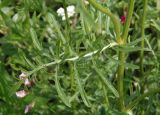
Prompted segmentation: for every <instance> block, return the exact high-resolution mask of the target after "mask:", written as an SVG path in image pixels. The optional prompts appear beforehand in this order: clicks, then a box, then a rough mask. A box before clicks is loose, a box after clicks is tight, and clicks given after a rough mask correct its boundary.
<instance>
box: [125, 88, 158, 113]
mask: <svg viewBox="0 0 160 115" xmlns="http://www.w3.org/2000/svg"><path fill="white" fill-rule="evenodd" d="M159 92H160V89H156V90H153V91H150V92H147V93H144V94H143V95H141V96H139V97H137V98H136V99H135V100H133V101H132V102H131V103H130V104H128V105H127V106H126V108H125V110H124V111H126V112H127V111H129V110H131V109H133V107H135V106H136V104H138V103H139V102H140V101H142V100H143V99H144V98H145V97H148V96H150V95H153V94H155V93H159Z"/></svg>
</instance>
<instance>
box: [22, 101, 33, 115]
mask: <svg viewBox="0 0 160 115" xmlns="http://www.w3.org/2000/svg"><path fill="white" fill-rule="evenodd" d="M34 105H35V102H32V103H30V104H29V105H26V107H25V110H24V113H25V114H27V113H28V112H30V111H31V110H32V108H33V107H34Z"/></svg>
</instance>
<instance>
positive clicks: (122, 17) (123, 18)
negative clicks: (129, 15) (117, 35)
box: [120, 15, 126, 24]
mask: <svg viewBox="0 0 160 115" xmlns="http://www.w3.org/2000/svg"><path fill="white" fill-rule="evenodd" d="M120 19H121V24H124V23H125V21H126V16H124V15H123V16H121V17H120Z"/></svg>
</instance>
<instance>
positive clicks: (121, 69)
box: [117, 0, 134, 111]
mask: <svg viewBox="0 0 160 115" xmlns="http://www.w3.org/2000/svg"><path fill="white" fill-rule="evenodd" d="M133 10H134V0H130V4H129V11H128V14H127V20H126V23H125V27H124V31H123V36H122V39H119V41H118V44H119V45H125V44H126V39H127V36H128V31H129V27H130V22H131V18H132V14H133ZM118 60H119V61H120V62H121V64H119V65H118V71H117V75H118V80H117V89H118V92H119V96H120V97H119V109H120V110H121V111H122V110H123V109H124V108H125V104H124V97H125V96H124V89H123V78H124V70H125V53H124V52H123V51H120V52H119V55H118Z"/></svg>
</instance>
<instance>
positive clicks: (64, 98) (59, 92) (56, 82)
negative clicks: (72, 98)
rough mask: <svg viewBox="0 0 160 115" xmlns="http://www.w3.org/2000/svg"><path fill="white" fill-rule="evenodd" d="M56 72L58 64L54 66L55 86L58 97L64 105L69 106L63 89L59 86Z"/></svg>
mask: <svg viewBox="0 0 160 115" xmlns="http://www.w3.org/2000/svg"><path fill="white" fill-rule="evenodd" d="M57 72H58V66H57V67H56V75H55V86H56V90H57V93H58V95H59V98H60V99H61V100H62V101H63V103H64V104H65V105H66V106H68V107H71V105H70V103H69V99H68V97H67V96H66V95H65V93H64V92H63V90H62V88H61V85H60V83H59V80H58V75H57Z"/></svg>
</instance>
